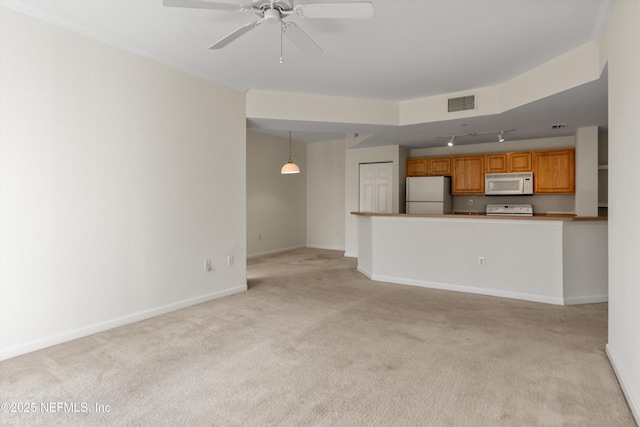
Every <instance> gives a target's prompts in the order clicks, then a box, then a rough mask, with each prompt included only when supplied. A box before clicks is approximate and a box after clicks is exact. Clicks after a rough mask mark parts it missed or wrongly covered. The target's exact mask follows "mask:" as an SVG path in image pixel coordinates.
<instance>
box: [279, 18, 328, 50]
mask: <svg viewBox="0 0 640 427" xmlns="http://www.w3.org/2000/svg"><path fill="white" fill-rule="evenodd" d="M282 32H283V33H284V35H285V36H287V38H288V39H289V40H290V41H291V43H293V44H294V45H296V47H297V48H298V49H300V51H301V52H302V53H304V54H305V55H306V56H307V57H308V58H316V57H318V56H320V55H322V52H323V51H322V49H320V46H318V45H317V44H316V42H314V41H313V40H312V39H311V37H309V36H308V35H307V33H305V32H304V31H302V29H301V28H300V27H298V26H297V25H296V24H294V23H293V22H287V23H285V24H284V25H283V27H282Z"/></svg>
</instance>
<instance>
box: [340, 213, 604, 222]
mask: <svg viewBox="0 0 640 427" xmlns="http://www.w3.org/2000/svg"><path fill="white" fill-rule="evenodd" d="M351 213H352V214H353V215H360V216H388V217H400V218H461V217H465V216H466V217H473V218H474V219H476V218H477V219H488V220H491V219H513V220H516V221H517V220H526V221H532V220H533V221H607V217H606V216H576V215H571V214H535V215H533V216H510V215H486V214H484V213H483V212H456V213H455V214H448V215H427V214H402V213H377V212H351Z"/></svg>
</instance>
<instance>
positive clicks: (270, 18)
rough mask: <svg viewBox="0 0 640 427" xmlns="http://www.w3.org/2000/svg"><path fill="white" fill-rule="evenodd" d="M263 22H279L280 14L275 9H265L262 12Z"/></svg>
mask: <svg viewBox="0 0 640 427" xmlns="http://www.w3.org/2000/svg"><path fill="white" fill-rule="evenodd" d="M264 20H265V21H267V22H268V23H269V24H277V23H278V22H280V12H279V11H278V10H277V9H267V10H265V11H264Z"/></svg>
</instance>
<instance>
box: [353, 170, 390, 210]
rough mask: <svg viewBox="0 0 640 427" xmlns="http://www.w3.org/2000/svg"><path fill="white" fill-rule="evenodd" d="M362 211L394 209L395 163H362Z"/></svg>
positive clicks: (360, 204) (360, 206)
mask: <svg viewBox="0 0 640 427" xmlns="http://www.w3.org/2000/svg"><path fill="white" fill-rule="evenodd" d="M359 210H360V212H389V213H390V212H392V211H393V163H391V162H385V163H361V164H360V203H359Z"/></svg>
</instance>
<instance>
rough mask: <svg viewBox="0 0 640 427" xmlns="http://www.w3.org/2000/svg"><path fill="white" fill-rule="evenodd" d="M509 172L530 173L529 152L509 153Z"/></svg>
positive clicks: (531, 167) (531, 169) (531, 166)
mask: <svg viewBox="0 0 640 427" xmlns="http://www.w3.org/2000/svg"><path fill="white" fill-rule="evenodd" d="M508 164H509V172H531V171H533V165H532V162H531V152H530V151H523V152H520V153H509V159H508Z"/></svg>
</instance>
